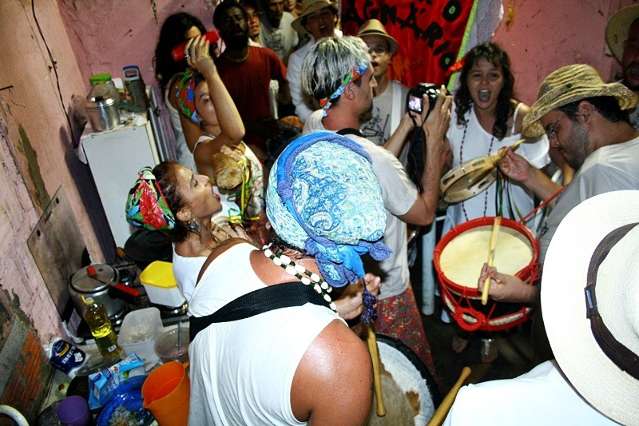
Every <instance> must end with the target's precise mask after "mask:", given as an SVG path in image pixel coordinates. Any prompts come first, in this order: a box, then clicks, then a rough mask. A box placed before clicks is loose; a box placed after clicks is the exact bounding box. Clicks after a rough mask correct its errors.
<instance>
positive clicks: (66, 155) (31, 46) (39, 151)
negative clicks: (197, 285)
mask: <svg viewBox="0 0 639 426" xmlns="http://www.w3.org/2000/svg"><path fill="white" fill-rule="evenodd" d="M33 6H34V7H35V16H36V17H37V21H36V19H34V13H33V9H32V3H31V1H29V0H4V1H0V51H1V52H2V66H1V67H0V87H2V88H3V90H1V91H0V182H2V184H1V185H0V235H2V237H1V238H0V245H1V246H2V256H0V290H4V291H6V292H8V293H9V294H10V295H11V297H12V298H13V300H14V302H15V305H16V307H17V308H18V309H20V310H21V311H22V312H24V313H25V315H26V316H27V317H28V318H29V320H30V321H32V323H33V325H34V327H35V329H36V330H37V331H38V333H39V338H40V339H41V341H42V342H47V341H49V339H50V338H51V337H52V336H54V335H61V334H62V330H61V324H60V318H59V316H58V314H57V311H56V308H55V306H54V304H53V301H52V299H51V296H50V295H49V293H48V290H47V288H46V286H45V283H44V281H43V279H42V276H41V275H40V273H39V270H38V268H37V266H36V264H35V262H34V260H33V257H32V256H31V253H30V251H29V249H28V247H27V244H26V242H27V238H28V236H29V234H30V232H31V230H32V229H33V227H34V225H35V224H36V223H37V221H38V219H39V217H40V215H41V213H42V211H43V210H44V208H45V207H46V205H47V203H48V201H49V200H50V198H51V197H52V196H53V194H54V193H55V192H56V190H57V189H58V188H59V187H60V186H62V187H64V191H65V194H66V197H67V199H68V200H69V203H70V204H71V208H72V210H73V214H74V216H75V219H76V220H77V224H78V227H79V229H80V230H81V232H82V234H83V238H84V242H85V244H86V245H87V247H88V250H89V253H90V254H91V256H92V258H93V260H95V261H100V260H101V259H102V251H101V249H100V246H99V244H98V241H97V238H96V235H95V233H94V232H93V227H92V225H91V220H90V217H89V214H88V213H87V208H86V206H85V203H84V201H83V199H82V197H81V196H80V193H79V190H78V187H77V184H76V179H77V176H74V175H73V174H72V173H71V171H70V170H71V164H73V161H77V159H75V157H74V154H73V150H72V145H73V140H72V138H71V137H70V130H69V126H68V124H67V119H66V117H65V108H68V106H69V104H70V102H71V96H72V94H74V93H79V94H82V93H85V92H86V90H87V85H86V84H85V83H84V79H83V78H82V76H81V73H80V69H79V67H78V64H77V61H76V56H75V54H74V52H73V49H72V48H71V44H70V42H69V39H68V37H67V35H66V34H67V32H66V30H65V26H64V23H63V21H62V17H61V16H60V12H59V8H58V5H57V3H55V2H51V1H42V0H35V3H34V4H33ZM38 26H39V27H40V29H41V31H42V35H41V34H40V30H39V29H38ZM42 36H44V39H46V44H45V42H43V37H42ZM49 52H50V54H49ZM50 55H51V56H52V57H53V61H55V64H56V67H57V70H58V75H59V81H58V80H57V79H56V76H55V73H54V70H53V63H52V60H51V58H50ZM58 84H59V90H58ZM61 99H62V101H63V102H64V106H63V104H62V101H61ZM98 208H100V207H99V206H98Z"/></svg>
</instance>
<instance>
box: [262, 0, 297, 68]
mask: <svg viewBox="0 0 639 426" xmlns="http://www.w3.org/2000/svg"><path fill="white" fill-rule="evenodd" d="M260 1H261V5H262V11H263V12H264V17H265V18H266V19H262V20H261V22H260V27H261V31H260V33H261V39H262V44H263V45H264V46H266V47H268V48H271V49H272V50H273V51H274V52H275V53H277V56H279V57H280V59H281V60H282V61H284V63H286V62H287V61H288V56H289V55H290V54H291V52H292V51H293V49H294V48H295V46H297V31H295V30H294V29H293V26H292V25H291V24H292V23H293V19H294V18H293V15H291V14H290V13H288V12H285V11H284V0H260Z"/></svg>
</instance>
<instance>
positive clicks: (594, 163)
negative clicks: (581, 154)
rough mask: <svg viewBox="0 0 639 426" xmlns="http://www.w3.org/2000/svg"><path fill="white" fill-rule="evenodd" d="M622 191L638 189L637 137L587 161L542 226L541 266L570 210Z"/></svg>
mask: <svg viewBox="0 0 639 426" xmlns="http://www.w3.org/2000/svg"><path fill="white" fill-rule="evenodd" d="M624 189H639V137H638V138H635V139H632V140H629V141H628V142H624V143H619V144H614V145H606V146H602V147H601V148H599V149H597V150H596V151H594V152H593V153H592V154H590V155H589V156H588V157H587V158H586V160H585V161H584V164H582V166H581V167H580V168H579V170H578V171H577V173H575V176H574V178H573V180H572V181H571V182H570V184H569V185H568V186H567V187H566V189H565V190H564V192H563V193H562V194H561V195H560V196H559V198H558V199H557V203H556V204H555V206H554V207H553V209H552V210H551V212H550V214H549V215H548V217H547V218H546V221H545V223H544V224H543V226H542V229H541V232H540V238H539V242H540V244H539V248H540V253H541V257H540V260H541V263H542V264H543V260H544V258H545V256H546V250H547V249H548V245H550V240H551V239H552V237H553V235H554V234H555V231H556V230H557V227H558V226H559V223H561V221H562V220H563V218H564V217H565V216H566V215H567V214H568V212H570V210H572V209H573V208H574V207H575V206H576V205H578V204H579V203H581V202H582V201H584V200H586V199H588V198H591V197H594V196H595V195H599V194H603V193H605V192H610V191H621V190H624Z"/></svg>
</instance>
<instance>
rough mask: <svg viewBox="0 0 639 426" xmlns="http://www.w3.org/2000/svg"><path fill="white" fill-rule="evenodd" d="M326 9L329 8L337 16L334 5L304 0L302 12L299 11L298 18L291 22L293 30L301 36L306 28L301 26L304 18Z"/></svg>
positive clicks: (321, 1)
mask: <svg viewBox="0 0 639 426" xmlns="http://www.w3.org/2000/svg"><path fill="white" fill-rule="evenodd" d="M326 7H330V8H331V9H332V10H333V13H334V14H335V15H337V6H336V5H335V3H333V2H331V1H329V0H304V1H303V2H302V10H301V11H300V16H298V17H297V18H295V19H294V20H293V22H291V25H292V26H293V29H294V30H295V31H297V32H298V33H301V34H303V33H306V32H307V31H306V28H304V25H303V24H302V21H303V20H304V18H306V17H307V16H308V15H312V14H313V13H315V12H319V11H320V10H322V9H324V8H326Z"/></svg>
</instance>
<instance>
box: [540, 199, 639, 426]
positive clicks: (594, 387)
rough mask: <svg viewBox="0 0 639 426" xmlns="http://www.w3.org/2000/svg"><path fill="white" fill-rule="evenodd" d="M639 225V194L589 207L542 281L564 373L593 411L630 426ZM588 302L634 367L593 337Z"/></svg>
mask: <svg viewBox="0 0 639 426" xmlns="http://www.w3.org/2000/svg"><path fill="white" fill-rule="evenodd" d="M638 222H639V191H636V190H634V191H614V192H607V193H604V194H600V195H597V196H594V197H592V198H589V199H587V200H586V201H584V202H582V203H581V204H579V205H578V206H577V207H575V208H574V209H573V210H571V211H570V212H569V213H568V214H567V215H566V217H565V218H564V219H563V221H562V222H561V224H560V225H559V227H558V228H557V231H556V232H555V235H554V237H553V239H552V241H551V242H550V246H549V247H548V252H547V256H546V261H545V263H544V271H543V277H542V280H541V283H542V285H541V308H542V314H543V318H544V326H545V327H546V331H547V333H548V339H549V341H550V346H551V347H552V349H553V352H554V354H555V359H556V360H557V362H558V364H559V367H560V368H561V370H562V372H563V373H564V375H565V376H566V377H567V378H568V380H569V381H570V383H571V384H572V386H573V387H574V388H575V389H576V390H577V392H579V394H580V395H581V396H582V397H583V398H584V399H585V400H586V401H588V402H589V403H590V405H592V406H593V407H595V408H596V409H597V410H599V411H600V412H601V413H603V414H605V415H606V416H608V417H610V418H611V419H613V420H615V421H617V422H619V423H621V424H624V425H639V358H638V357H639V225H637V223H638ZM626 225H628V226H626ZM624 227H625V228H624ZM615 230H617V231H621V232H620V233H619V232H618V233H616V234H615V233H613V232H612V231H615ZM615 236H616V237H617V239H618V241H617V240H616V239H615V238H614V237H615ZM619 238H620V239H619ZM604 239H605V240H604ZM602 241H603V243H602ZM611 246H612V248H610V247H611ZM606 249H609V251H608V250H606ZM597 265H599V267H598V269H597V268H596V266H597ZM589 271H590V272H589ZM589 273H590V275H589ZM587 283H588V289H589V290H590V291H589V292H588V295H586V292H585V288H586V285H587ZM586 300H589V301H590V300H592V301H594V304H595V306H596V308H597V310H598V313H599V315H600V316H601V317H600V318H601V321H602V322H603V325H604V326H605V328H607V330H608V331H609V332H610V335H609V336H607V337H610V338H611V339H610V340H616V341H617V342H618V343H619V344H620V345H622V346H624V347H625V348H626V350H627V354H626V357H624V359H626V362H628V364H627V365H625V366H623V367H620V366H619V365H623V363H622V362H620V361H619V360H615V361H613V359H614V358H615V357H617V356H619V355H620V354H622V353H623V351H624V349H623V348H618V347H614V345H613V346H612V347H611V349H605V350H604V349H602V347H606V346H607V345H605V344H602V343H600V342H602V339H601V337H600V336H603V335H604V334H605V333H603V332H597V333H595V332H593V329H598V327H595V326H594V325H593V324H595V323H596V322H597V321H596V319H597V318H598V317H597V315H592V314H591V315H590V316H591V318H592V323H593V324H591V319H589V318H588V317H587V312H586V311H587V305H589V303H587V301H586ZM595 335H597V337H595ZM604 338H606V336H604ZM628 365H629V367H628ZM633 370H634V371H633ZM633 376H634V377H633Z"/></svg>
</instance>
